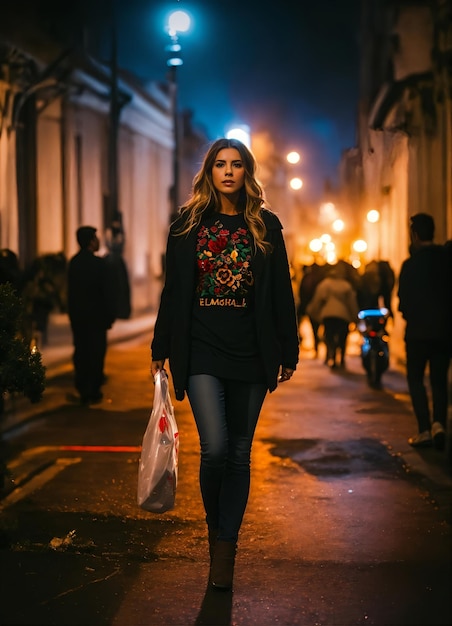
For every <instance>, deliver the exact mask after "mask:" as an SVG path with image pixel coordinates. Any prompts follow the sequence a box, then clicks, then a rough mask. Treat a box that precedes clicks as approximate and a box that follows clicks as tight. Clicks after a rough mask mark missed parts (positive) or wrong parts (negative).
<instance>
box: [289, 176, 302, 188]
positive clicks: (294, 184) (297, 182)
mask: <svg viewBox="0 0 452 626" xmlns="http://www.w3.org/2000/svg"><path fill="white" fill-rule="evenodd" d="M289 185H290V188H291V189H295V190H298V189H301V188H302V187H303V181H302V180H301V178H298V176H295V178H292V180H291V181H290V183H289Z"/></svg>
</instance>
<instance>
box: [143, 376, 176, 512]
mask: <svg viewBox="0 0 452 626" xmlns="http://www.w3.org/2000/svg"><path fill="white" fill-rule="evenodd" d="M154 382H155V390H154V403H153V406H152V411H151V416H150V418H149V422H148V425H147V428H146V431H145V433H144V436H143V443H142V448H141V458H140V465H139V468H138V490H137V502H138V504H139V506H140V507H141V508H142V509H145V510H146V511H150V512H152V513H165V511H169V510H171V509H172V508H174V504H175V499H176V487H177V468H178V455H179V432H178V428H177V423H176V418H175V416H174V408H173V406H172V404H171V397H170V394H169V384H168V376H167V374H166V372H165V370H163V369H162V370H159V371H158V372H157V373H156V374H155V376H154Z"/></svg>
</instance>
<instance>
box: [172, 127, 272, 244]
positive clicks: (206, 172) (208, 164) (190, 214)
mask: <svg viewBox="0 0 452 626" xmlns="http://www.w3.org/2000/svg"><path fill="white" fill-rule="evenodd" d="M224 148H235V149H236V150H238V152H239V153H240V158H241V160H242V163H243V167H244V170H245V181H244V185H243V187H242V189H241V190H240V196H239V201H238V207H237V208H238V210H239V211H243V214H244V217H245V222H246V224H247V226H248V228H249V230H250V232H251V234H252V236H253V239H254V243H255V245H256V247H257V248H259V249H260V250H262V252H264V254H265V253H266V252H268V251H269V250H270V249H271V245H270V244H269V243H268V241H265V235H266V233H267V229H266V227H265V223H264V220H263V219H262V217H261V209H262V208H263V205H264V192H263V189H262V187H261V185H260V184H259V182H258V181H257V179H256V167H257V164H256V160H255V158H254V156H253V154H252V153H251V151H250V150H249V149H248V148H247V147H246V146H245V145H244V144H243V143H242V142H241V141H238V140H237V139H226V138H222V139H217V140H216V141H215V142H213V143H212V145H211V146H210V148H209V150H208V152H207V153H206V155H205V157H204V161H203V163H202V165H201V169H200V170H199V172H198V173H197V174H196V176H195V177H194V179H193V188H192V195H191V197H190V199H189V200H188V201H187V202H186V203H185V204H184V205H182V206H181V207H180V209H179V214H180V216H182V217H185V218H186V219H185V220H184V223H183V225H182V226H181V228H180V230H177V231H176V233H175V234H176V235H186V234H188V233H189V232H190V231H191V230H192V228H194V227H196V226H197V225H198V224H199V223H200V222H201V219H202V217H203V215H204V214H206V213H209V212H211V211H215V210H216V209H217V208H219V207H220V197H219V192H218V191H217V190H216V189H215V187H214V185H213V182H212V169H213V166H214V163H215V161H216V158H217V155H218V153H219V152H220V150H223V149H224Z"/></svg>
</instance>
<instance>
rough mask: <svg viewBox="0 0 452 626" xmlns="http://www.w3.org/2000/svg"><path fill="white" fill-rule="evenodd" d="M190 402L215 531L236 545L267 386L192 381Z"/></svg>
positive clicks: (203, 490) (203, 484)
mask: <svg viewBox="0 0 452 626" xmlns="http://www.w3.org/2000/svg"><path fill="white" fill-rule="evenodd" d="M187 391H188V398H189V400H190V404H191V408H192V411H193V415H194V418H195V422H196V426H197V429H198V433H199V440H200V446H201V464H200V473H199V477H200V487H201V495H202V499H203V503H204V508H205V511H206V521H207V525H208V528H209V529H210V530H215V529H218V530H219V534H218V538H219V539H221V540H223V541H231V542H236V541H237V539H238V534H239V530H240V526H241V524H242V519H243V515H244V513H245V508H246V505H247V502H248V495H249V488H250V459H251V446H252V442H253V436H254V431H255V428H256V424H257V420H258V417H259V413H260V410H261V407H262V403H263V401H264V398H265V395H266V392H267V386H266V385H265V384H262V383H247V382H241V381H236V380H226V379H220V378H216V377H215V376H210V375H207V374H197V375H194V376H190V377H189V380H188V390H187Z"/></svg>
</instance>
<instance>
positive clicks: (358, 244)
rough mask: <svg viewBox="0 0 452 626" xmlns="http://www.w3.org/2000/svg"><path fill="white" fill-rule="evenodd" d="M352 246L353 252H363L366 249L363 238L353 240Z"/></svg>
mask: <svg viewBox="0 0 452 626" xmlns="http://www.w3.org/2000/svg"><path fill="white" fill-rule="evenodd" d="M352 248H353V250H354V251H355V252H359V253H360V254H361V253H362V252H365V251H366V250H367V243H366V242H365V241H364V239H357V240H356V241H354V242H353V244H352Z"/></svg>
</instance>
